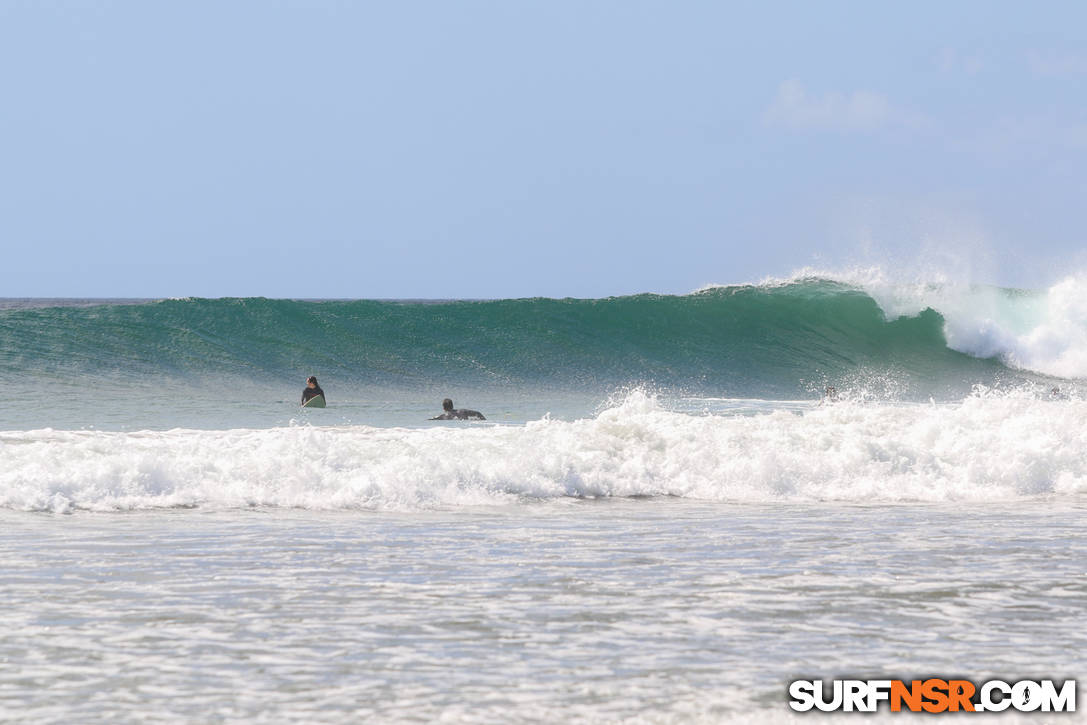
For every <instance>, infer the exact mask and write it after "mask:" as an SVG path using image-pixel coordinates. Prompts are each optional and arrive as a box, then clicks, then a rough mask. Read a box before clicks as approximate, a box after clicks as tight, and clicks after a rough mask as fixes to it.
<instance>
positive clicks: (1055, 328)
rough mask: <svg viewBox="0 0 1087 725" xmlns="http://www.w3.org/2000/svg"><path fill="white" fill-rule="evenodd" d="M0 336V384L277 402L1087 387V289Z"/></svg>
mask: <svg viewBox="0 0 1087 725" xmlns="http://www.w3.org/2000/svg"><path fill="white" fill-rule="evenodd" d="M0 331H2V332H3V334H0V372H7V373H10V374H11V375H15V376H22V375H23V374H24V373H25V371H28V370H29V371H34V374H33V377H34V378H35V379H39V378H40V379H42V380H49V381H54V382H55V381H66V380H70V379H73V378H79V377H81V376H89V377H92V378H101V379H112V378H116V377H118V376H121V377H123V378H125V380H126V381H127V382H136V383H139V382H140V381H146V380H152V381H160V380H163V379H171V380H180V381H185V380H200V379H204V378H207V377H209V376H211V377H224V376H232V377H233V378H235V379H245V380H250V381H255V380H262V381H267V382H275V384H277V385H278V384H280V383H281V382H282V381H283V380H284V379H297V378H299V376H300V375H308V374H311V373H314V374H318V375H319V376H324V377H328V378H333V379H337V380H340V381H365V382H366V383H368V384H369V383H373V384H375V385H379V386H385V387H393V388H404V387H408V388H419V387H420V386H426V385H432V384H433V385H442V386H449V385H463V386H475V387H477V388H478V387H480V386H486V387H495V386H499V387H502V386H506V387H511V386H512V387H521V386H524V385H526V384H527V385H538V386H542V387H556V386H557V387H564V388H570V389H587V390H593V391H595V392H600V391H601V390H604V389H613V388H614V387H616V386H624V385H629V384H642V383H646V384H655V385H660V386H666V387H676V388H683V389H689V390H691V391H692V392H694V391H706V392H712V393H714V394H720V395H737V396H747V397H774V398H780V397H799V396H801V395H802V394H809V395H810V393H811V392H813V391H816V390H821V389H822V387H823V386H824V385H828V384H832V385H836V386H838V387H842V386H843V385H845V384H849V383H850V382H851V381H855V380H856V379H857V378H858V377H863V376H866V375H875V376H883V377H885V378H893V379H894V380H895V387H896V389H898V390H899V391H901V393H902V397H904V398H905V399H912V400H927V399H928V398H929V397H930V396H934V397H937V398H940V399H949V398H954V399H960V398H961V397H963V396H964V395H966V394H967V393H968V392H969V390H970V388H971V387H972V386H973V385H974V384H976V383H981V384H986V385H992V384H994V383H1000V382H1003V383H1008V382H1010V383H1012V384H1013V385H1014V384H1016V383H1020V382H1023V381H1024V380H1034V379H1036V378H1037V376H1039V375H1042V376H1056V377H1062V378H1068V379H1079V378H1084V377H1087V277H1071V278H1069V279H1067V280H1065V281H1063V282H1061V283H1059V284H1056V285H1054V286H1053V287H1051V288H1049V289H1048V290H1044V291H1040V292H1029V291H1022V290H1011V289H1002V288H997V287H984V286H976V285H975V286H971V285H955V284H947V283H944V284H914V285H910V284H905V285H903V284H892V283H889V282H886V281H885V280H884V279H883V278H881V277H880V276H879V275H878V274H877V273H869V274H861V273H856V274H852V275H850V274H847V275H841V276H839V277H838V278H835V277H833V276H829V275H827V276H819V275H818V274H816V273H814V272H811V273H804V274H803V275H802V276H798V277H796V278H793V279H789V280H767V281H765V282H763V283H760V284H757V285H737V286H729V287H707V288H703V289H702V290H700V291H698V292H696V293H693V294H689V295H681V296H670V295H649V294H645V295H634V296H629V297H615V298H606V299H597V300H581V299H563V300H556V299H542V298H537V299H518V300H492V301H446V302H426V303H423V302H389V301H369V300H356V301H342V300H340V301H323V302H319V301H318V302H315V301H297V300H273V299H264V298H244V299H230V298H226V299H215V300H208V299H189V298H186V299H180V300H160V301H156V302H151V303H134V304H113V305H99V306H94V307H72V306H69V307H48V308H35V309H0ZM118 370H119V371H120V372H119V373H118V372H116V371H118Z"/></svg>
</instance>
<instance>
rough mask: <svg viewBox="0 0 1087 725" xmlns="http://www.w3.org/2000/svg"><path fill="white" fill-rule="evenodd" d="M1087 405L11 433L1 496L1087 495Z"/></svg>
mask: <svg viewBox="0 0 1087 725" xmlns="http://www.w3.org/2000/svg"><path fill="white" fill-rule="evenodd" d="M1085 420H1087V402H1085V401H1082V400H1049V399H1045V398H1044V397H1036V396H1031V395H1026V394H999V395H998V394H993V393H984V392H981V393H979V394H975V395H972V396H970V397H968V398H967V399H966V400H964V401H962V402H960V403H956V404H951V405H920V404H909V405H887V404H864V403H853V402H849V401H844V402H841V403H837V404H828V405H823V406H818V407H815V408H812V409H810V410H807V411H802V412H798V411H789V410H777V411H773V412H769V413H763V414H758V415H741V416H721V415H691V414H684V413H676V412H671V411H669V410H665V409H662V408H661V406H660V404H659V402H658V401H657V400H656V399H655V398H654V397H653V396H651V395H648V394H646V393H645V392H643V391H635V392H632V393H630V394H629V395H628V396H627V397H626V398H625V399H624V400H622V401H621V402H619V403H618V404H616V405H614V406H613V407H609V408H607V409H605V410H603V411H602V412H601V413H599V414H598V415H596V416H595V417H592V418H586V419H582V420H575V421H560V420H551V419H548V418H544V419H541V420H538V421H534V422H530V423H528V424H526V425H519V426H476V427H469V428H460V429H449V428H440V429H439V428H432V429H415V430H409V429H402V428H371V427H364V426H357V427H356V426H351V427H309V426H295V427H289V428H275V429H267V430H248V429H244V430H228V431H195V430H172V431H162V432H152V431H144V432H135V433H121V432H87V431H67V432H65V431H53V430H38V431H26V432H11V433H3V434H0V450H2V451H3V457H4V461H5V466H4V468H3V470H2V471H0V507H3V508H8V509H16V510H26V511H53V512H70V511H75V510H90V511H115V510H132V509H146V508H163V507H166V508H169V507H210V508H236V507H251V506H270V507H298V508H305V509H367V510H418V509H428V508H440V507H448V506H478V505H510V504H522V503H525V502H532V501H541V500H551V499H560V498H571V497H572V498H596V497H599V498H609V497H653V496H677V497H684V498H691V499H703V500H708V501H726V502H749V503H769V502H801V503H802V502H820V501H841V502H851V503H863V504H870V503H894V502H915V501H924V502H945V501H964V502H967V501H968V502H979V503H982V502H989V501H1014V500H1019V499H1024V498H1037V497H1055V498H1058V499H1060V498H1068V497H1073V498H1074V497H1081V496H1083V494H1085V493H1087V458H1085V457H1084V456H1083V451H1084V450H1087V424H1085V423H1084V421H1085Z"/></svg>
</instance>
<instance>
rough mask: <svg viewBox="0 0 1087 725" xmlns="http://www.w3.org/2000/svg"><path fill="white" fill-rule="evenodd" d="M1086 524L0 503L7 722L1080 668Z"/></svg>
mask: <svg viewBox="0 0 1087 725" xmlns="http://www.w3.org/2000/svg"><path fill="white" fill-rule="evenodd" d="M1085 514H1087V503H1085V502H1081V501H1077V500H1073V501H1069V500H1068V499H1057V500H1055V499H1050V498H1045V497H1041V498H1035V499H1027V500H1020V501H1016V502H1014V503H1010V504H1009V503H1001V504H984V503H971V504H968V505H964V504H889V505H879V506H872V505H852V504H829V503H781V504H737V503H721V502H706V501H689V500H681V499H673V498H660V497H657V498H644V499H607V500H583V499H582V500H579V499H556V500H550V501H545V502H540V503H536V504H524V503H522V504H517V505H511V506H490V507H459V508H455V509H453V508H451V509H439V510H433V511H415V512H404V513H397V512H388V511H385V512H377V513H375V512H369V511H314V510H294V509H279V508H253V509H233V510H222V509H220V510H214V511H208V510H202V509H164V510H145V511H138V512H132V513H89V512H77V513H75V514H73V515H67V516H61V515H57V514H49V513H29V512H16V511H0V562H2V565H0V590H2V591H3V592H4V600H3V601H4V606H3V607H2V608H0V632H2V634H0V719H2V720H4V721H11V722H15V721H20V722H35V723H61V722H65V723H68V722H83V723H98V722H101V723H105V722H110V723H124V722H137V721H138V722H143V723H157V722H223V723H233V722H310V723H341V722H402V721H405V722H433V721H437V720H443V721H445V720H447V721H457V722H461V721H463V722H586V723H588V722H616V721H631V720H635V721H641V722H692V721H695V722H698V721H704V722H750V721H778V720H792V719H793V716H792V715H791V714H790V711H789V709H788V707H787V705H786V695H785V693H786V686H787V683H788V681H790V680H792V679H795V678H802V677H803V678H810V677H818V676H823V677H832V676H836V675H837V676H843V675H852V676H859V677H865V678H869V677H872V678H874V677H879V676H883V675H894V676H905V677H909V676H919V675H941V676H949V675H960V676H965V677H967V678H969V679H972V680H974V681H979V680H982V679H987V678H989V677H994V676H1000V677H1004V678H1014V679H1024V678H1028V677H1052V678H1058V679H1064V678H1074V677H1077V675H1082V674H1083V672H1084V669H1085V665H1087V632H1085V630H1084V628H1083V624H1084V622H1085V621H1087V541H1085V537H1084V534H1085V533H1087V527H1085V525H1084V523H1083V519H1084V515H1085ZM1080 679H1082V678H1080ZM1081 694H1082V693H1081ZM1081 699H1082V698H1081ZM1081 709H1082V708H1081ZM991 718H992V716H990V719H991ZM1019 718H1020V719H1022V720H1024V721H1027V722H1047V721H1059V722H1075V721H1079V719H1080V715H1078V714H1077V715H1061V716H1054V715H1043V714H1036V715H1034V716H1029V715H1024V716H1019ZM796 719H797V720H798V721H800V720H805V719H806V720H811V721H820V722H822V721H826V720H827V719H828V718H827V717H826V716H820V715H806V716H804V715H801V716H797V717H796ZM831 719H835V718H831ZM841 719H842V720H848V721H851V722H852V721H858V720H865V721H870V718H865V717H859V718H858V716H856V715H853V716H848V715H846V716H841ZM887 719H892V720H894V721H901V720H902V719H903V716H899V715H896V716H894V717H893V718H892V717H890V716H888V718H887ZM907 719H909V718H907ZM1012 719H1015V718H1014V717H1013V718H1012ZM996 720H997V721H999V722H1005V721H1007V720H1008V718H1003V717H999V716H997V717H996Z"/></svg>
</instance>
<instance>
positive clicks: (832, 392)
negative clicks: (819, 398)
mask: <svg viewBox="0 0 1087 725" xmlns="http://www.w3.org/2000/svg"><path fill="white" fill-rule="evenodd" d="M823 400H825V401H826V402H828V403H837V402H838V400H839V398H838V389H837V388H835V387H834V386H833V385H828V386H827V389H826V391H825V392H824V394H823Z"/></svg>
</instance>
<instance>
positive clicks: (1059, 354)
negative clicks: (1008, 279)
mask: <svg viewBox="0 0 1087 725" xmlns="http://www.w3.org/2000/svg"><path fill="white" fill-rule="evenodd" d="M810 279H828V280H833V281H836V282H841V283H843V284H847V285H851V286H854V287H857V288H859V289H862V290H864V292H866V293H867V294H869V295H870V296H871V297H872V298H873V299H874V300H875V301H876V303H877V304H878V305H879V306H880V309H882V310H883V313H884V314H885V315H886V316H887V318H888V319H890V320H893V319H896V318H899V317H912V316H915V315H917V314H919V313H921V312H922V311H924V310H926V309H930V308H931V309H933V310H935V311H936V312H939V313H940V315H941V316H942V317H943V318H944V335H945V337H946V339H947V344H948V347H950V348H951V349H953V350H957V351H959V352H963V353H966V354H968V355H971V356H973V357H979V358H991V357H996V358H999V359H1001V360H1002V361H1003V362H1004V363H1005V364H1007V365H1009V366H1011V367H1015V368H1020V369H1024V370H1031V371H1034V372H1038V373H1042V374H1045V375H1053V376H1056V377H1062V378H1087V274H1084V273H1074V274H1070V275H1068V276H1066V277H1064V278H1062V279H1061V280H1060V281H1058V282H1056V283H1055V284H1053V285H1051V286H1050V287H1048V288H1047V289H1044V290H1011V289H1006V288H1001V287H995V286H991V285H979V284H973V283H971V282H969V281H961V280H958V279H956V278H954V277H951V276H947V275H941V274H939V273H935V272H933V271H932V270H926V272H925V274H924V276H917V277H912V278H911V277H910V276H908V275H906V274H903V273H901V272H889V271H888V270H886V269H884V268H882V267H857V268H852V269H847V270H845V271H827V270H820V269H813V268H805V269H801V270H798V271H797V272H795V273H794V274H793V275H792V276H790V277H788V278H776V277H768V278H766V279H764V280H762V281H761V282H759V284H758V286H760V287H780V286H783V285H788V284H795V283H797V282H800V281H803V280H810ZM719 286H720V285H706V286H704V287H702V288H700V289H699V290H697V292H704V291H707V290H710V289H714V288H716V287H719Z"/></svg>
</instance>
